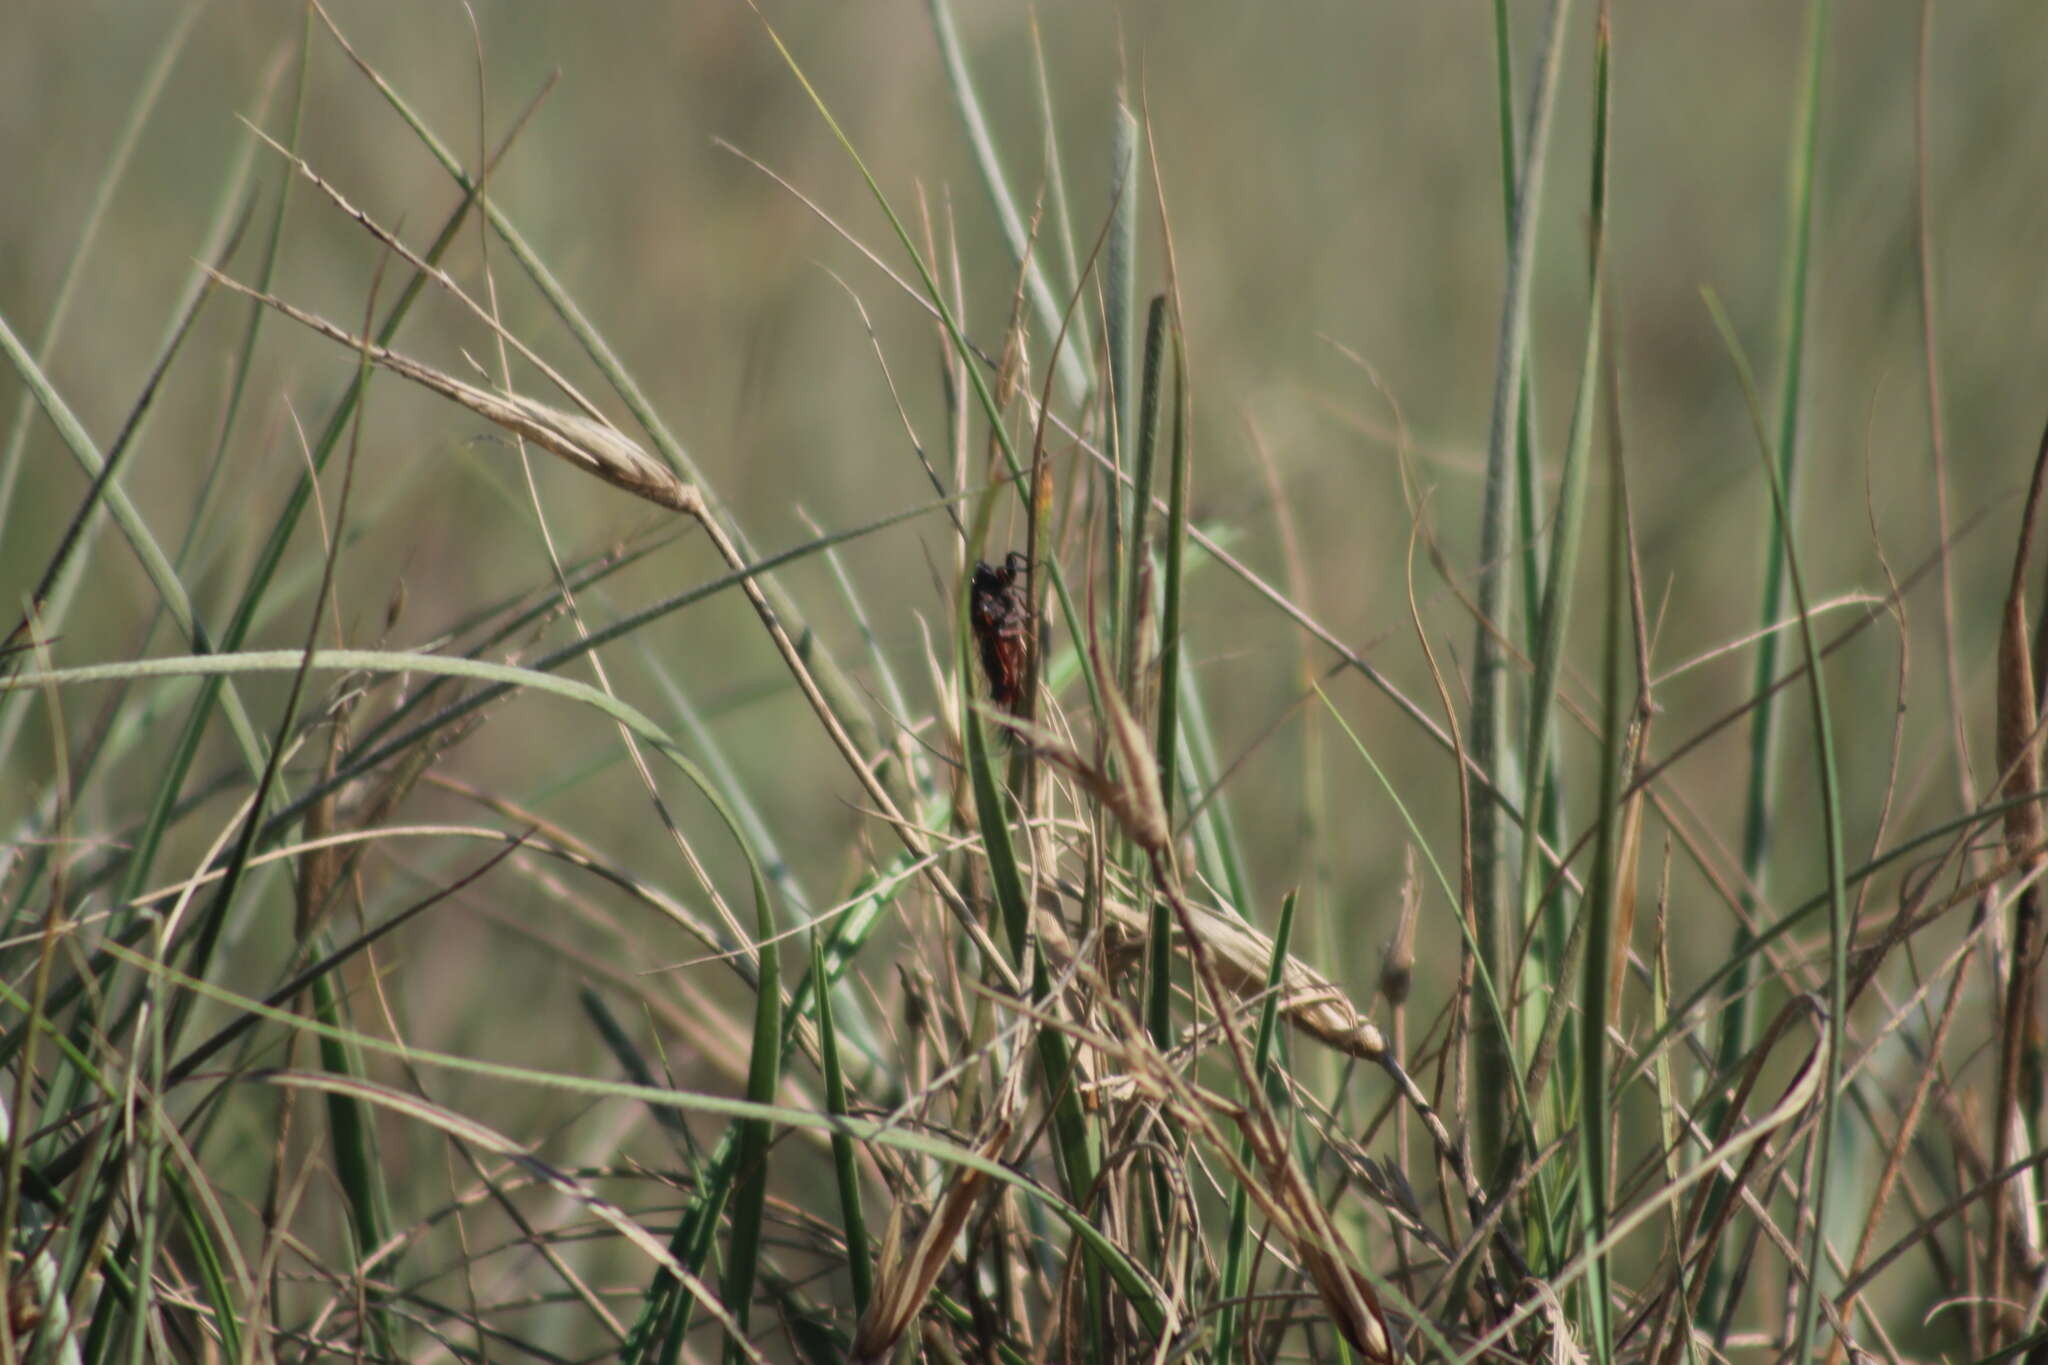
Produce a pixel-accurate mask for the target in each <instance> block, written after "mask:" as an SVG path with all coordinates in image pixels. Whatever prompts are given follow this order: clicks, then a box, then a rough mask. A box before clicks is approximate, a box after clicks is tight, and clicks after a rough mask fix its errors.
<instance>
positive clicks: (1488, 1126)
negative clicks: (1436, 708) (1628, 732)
mask: <svg viewBox="0 0 2048 1365" xmlns="http://www.w3.org/2000/svg"><path fill="white" fill-rule="evenodd" d="M1570 8H1571V5H1570V0H1552V4H1551V8H1550V19H1549V23H1548V25H1547V27H1546V33H1545V37H1544V42H1543V59H1542V63H1541V66H1540V68H1539V70H1538V73H1537V78H1536V84H1535V87H1534V89H1533V90H1532V91H1531V92H1530V97H1529V99H1530V112H1529V117H1528V120H1527V123H1526V127H1527V133H1526V137H1527V150H1526V151H1525V152H1524V153H1523V155H1522V156H1521V158H1520V162H1521V166H1522V174H1521V179H1520V183H1519V184H1518V185H1517V186H1516V192H1515V232H1514V243H1513V245H1512V246H1511V247H1510V249H1509V252H1508V271H1507V288H1506V298H1505V300H1504V301H1503V303H1502V306H1501V322H1500V334H1499V339H1498V343H1497V347H1496V360H1495V365H1494V388H1493V419H1492V428H1491V434H1490V435H1489V437H1488V439H1487V454H1486V485H1485V493H1484V506H1483V508H1482V510H1481V515H1480V523H1479V571H1478V575H1477V580H1478V586H1477V598H1478V612H1479V616H1480V618H1481V621H1480V624H1479V626H1478V627H1477V631H1476V640H1475V643H1474V646H1473V659H1472V722H1471V726H1470V733H1471V737H1472V738H1471V753H1472V757H1473V759H1474V760H1475V761H1476V762H1477V763H1478V764H1479V767H1480V768H1481V770H1483V771H1484V772H1485V773H1486V774H1487V775H1488V776H1489V777H1490V778H1492V779H1493V780H1494V781H1499V780H1501V777H1502V775H1503V774H1504V773H1505V772H1506V771H1507V767H1508V753H1507V746H1506V737H1507V729H1506V725H1507V718H1506V715H1505V706H1506V696H1507V673H1506V667H1505V663H1504V661H1503V659H1502V658H1501V652H1500V644H1499V642H1498V640H1497V639H1496V638H1495V636H1494V634H1493V632H1494V631H1495V630H1496V629H1498V630H1503V631H1504V630H1506V629H1507V628H1508V624H1509V614H1508V610H1507V608H1508V602H1509V598H1508V596H1507V594H1506V592H1505V591H1504V590H1503V589H1504V585H1505V581H1506V559H1507V557H1508V493H1509V489H1508V478H1509V471H1508V462H1509V457H1510V454H1511V447H1512V446H1513V444H1514V432H1515V426H1516V413H1517V411H1518V407H1519V403H1520V396H1521V392H1522V384H1523V370H1524V368H1525V362H1526V359H1527V355H1528V347H1529V299H1530V293H1531V286H1532V284H1533V283H1534V278H1535V260H1536V227H1537V221H1538V217H1539V210H1540V209H1541V207H1542V202H1543V185H1544V171H1545V168H1546V166H1547V163H1548V159H1547V156H1546V152H1547V147H1548V142H1549V136H1550V119H1551V111H1552V109H1553V108H1554V107H1555V105H1556V102H1557V86H1558V80H1559V75H1560V72H1561V71H1562V69H1563V65H1564V29H1565V22H1564V21H1565V17H1566V15H1567V13H1568V11H1569V10H1570ZM1501 815H1502V812H1501V810H1500V808H1499V804H1498V803H1497V802H1496V801H1495V800H1494V798H1493V797H1492V795H1491V794H1490V793H1486V792H1480V793H1479V794H1478V797H1477V799H1476V800H1474V801H1473V803H1472V882H1473V899H1474V910H1475V913H1476V915H1477V918H1478V923H1479V937H1480V954H1481V956H1482V957H1483V958H1484V959H1485V960H1486V962H1487V964H1488V968H1489V971H1490V972H1491V974H1492V976H1493V978H1494V980H1495V981H1496V982H1501V981H1505V980H1506V979H1507V978H1508V976H1509V975H1510V971H1511V967H1512V964H1513V961H1514V955H1515V953H1516V951H1517V948H1518V943H1517V940H1518V938H1519V934H1518V932H1517V926H1516V925H1515V924H1513V923H1512V922H1511V921H1510V917H1509V914H1508V906H1509V902H1507V900H1506V899H1505V897H1504V895H1503V887H1502V886H1501V875H1502V873H1503V871H1504V870H1505V869H1504V863H1505V856H1506V843H1507V839H1508V829H1507V825H1506V823H1505V822H1503V820H1502V819H1501ZM1531 833H1533V830H1532V831H1531ZM1503 1025H1504V1021H1502V1022H1501V1023H1496V1022H1494V1021H1491V1020H1489V1019H1488V1018H1487V1017H1486V1012H1485V1011H1480V1012H1479V1013H1478V1015H1477V1016H1476V1018H1475V1029H1474V1038H1473V1053H1474V1059H1475V1065H1474V1071H1475V1086H1476V1095H1477V1100H1478V1103H1477V1105H1476V1106H1475V1113H1474V1118H1475V1128H1476V1136H1477V1139H1478V1141H1477V1150H1476V1152H1475V1154H1474V1156H1475V1160H1476V1162H1477V1164H1478V1170H1479V1174H1480V1178H1481V1179H1482V1180H1491V1179H1492V1178H1494V1177H1495V1175H1497V1174H1498V1168H1499V1164H1500V1158H1501V1154H1502V1152H1503V1151H1504V1149H1505V1146H1506V1143H1507V1140H1508V1131H1509V1129H1510V1128H1511V1127H1512V1126H1513V1123H1514V1119H1513V1116H1512V1115H1511V1114H1510V1112H1509V1111H1508V1109H1507V1107H1506V1103H1507V1097H1508V1096H1509V1095H1510V1094H1511V1093H1513V1092H1512V1083H1511V1081H1510V1079H1509V1073H1510V1072H1512V1071H1515V1070H1517V1069H1518V1064H1517V1062H1516V1060H1515V1058H1514V1055H1513V1052H1512V1048H1513V1043H1512V1042H1511V1040H1510V1039H1509V1038H1508V1037H1507V1036H1506V1033H1505V1029H1504V1027H1503Z"/></svg>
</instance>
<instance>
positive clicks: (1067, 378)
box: [913, 0, 1095, 404]
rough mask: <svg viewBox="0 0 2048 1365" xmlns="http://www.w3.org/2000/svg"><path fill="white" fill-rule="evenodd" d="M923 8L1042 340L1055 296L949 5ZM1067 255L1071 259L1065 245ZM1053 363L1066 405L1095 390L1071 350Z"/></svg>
mask: <svg viewBox="0 0 2048 1365" xmlns="http://www.w3.org/2000/svg"><path fill="white" fill-rule="evenodd" d="M928 8H929V10H930V12H931V17H932V36H933V37H934V38H936V39H937V40H938V44H939V61H940V63H941V64H942V65H943V66H944V67H945V70H946V88H947V89H948V90H949V91H950V92H951V93H952V96H953V106H954V108H955V109H957V110H958V111H959V114H960V127H961V130H962V131H963V132H965V133H966V134H967V146H968V150H969V151H971V152H972V153H973V154H974V165H975V169H976V170H978V171H980V172H981V184H982V188H983V189H985V190H987V191H988V197H989V203H990V205H991V206H992V207H993V208H994V209H995V212H996V222H997V223H998V224H999V225H1000V226H1001V227H1002V230H1003V242H1004V244H1005V245H1007V246H1008V247H1009V248H1010V264H1011V265H1012V267H1013V268H1015V269H1018V270H1022V271H1024V272H1025V288H1026V292H1027V294H1028V295H1029V297H1030V299H1031V308H1032V311H1033V312H1034V313H1035V314H1036V315H1037V319H1038V326H1039V330H1040V331H1041V332H1042V333H1043V334H1044V335H1046V336H1052V335H1053V334H1054V333H1056V332H1058V331H1059V330H1060V315H1061V312H1062V311H1063V310H1062V309H1061V308H1060V303H1059V298H1058V296H1057V295H1055V294H1054V293H1053V290H1052V286H1051V285H1050V284H1049V283H1048V282H1047V281H1046V278H1045V270H1044V267H1043V266H1041V265H1040V264H1039V262H1038V260H1037V259H1036V256H1035V255H1034V253H1033V252H1032V250H1031V233H1030V230H1029V229H1028V228H1027V227H1026V226H1025V224H1024V215H1023V214H1021V213H1019V212H1018V211H1017V200H1016V197H1015V196H1014V195H1013V194H1011V192H1010V182H1009V178H1008V177H1007V176H1005V175H1004V174H1003V166H1002V159H1001V157H999V156H998V155H997V154H996V143H995V137H994V135H993V134H991V133H990V132H989V127H988V118H987V116H986V115H984V114H983V113H982V109H981V96H980V95H979V94H978V93H977V92H976V90H975V85H974V75H973V73H972V72H971V71H970V70H969V69H968V66H967V57H966V54H965V53H964V52H962V50H961V47H960V34H959V31H958V30H957V29H956V28H955V27H954V25H953V7H952V5H951V4H950V3H949V0H929V3H928ZM1068 251H1069V255H1071V254H1072V247H1071V246H1069V248H1068ZM913 254H915V253H913ZM1074 283H1075V284H1076V285H1077V286H1078V285H1079V283H1080V282H1079V281H1078V280H1076V281H1075V282H1074ZM935 297H936V296H935ZM1053 364H1054V366H1055V367H1056V368H1057V370H1058V373H1059V378H1060V388H1061V391H1062V393H1063V396H1064V397H1065V398H1066V400H1067V402H1068V403H1070V404H1077V403H1079V402H1081V401H1082V400H1083V399H1084V398H1086V397H1087V396H1088V394H1089V392H1090V391H1091V390H1092V389H1093V388H1094V387H1095V378H1094V375H1093V374H1092V373H1091V371H1090V366H1089V364H1088V359H1087V357H1086V356H1085V355H1083V354H1082V353H1081V352H1080V351H1079V350H1077V349H1075V348H1074V347H1071V346H1069V347H1064V348H1062V349H1061V350H1060V351H1059V353H1058V354H1057V355H1056V356H1055V357H1054V358H1053Z"/></svg>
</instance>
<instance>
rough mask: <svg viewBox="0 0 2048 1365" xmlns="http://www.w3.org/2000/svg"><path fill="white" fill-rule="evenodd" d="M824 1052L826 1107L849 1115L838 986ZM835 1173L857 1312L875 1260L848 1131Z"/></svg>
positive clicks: (836, 1143) (864, 1306)
mask: <svg viewBox="0 0 2048 1365" xmlns="http://www.w3.org/2000/svg"><path fill="white" fill-rule="evenodd" d="M811 979H812V980H813V981H819V982H823V981H828V980H830V979H831V978H830V977H829V976H828V975H827V973H826V970H825V945H824V941H823V939H822V938H821V937H820V936H819V935H817V934H815V933H813V934H812V935H811ZM817 1015H818V1052H819V1056H820V1058H821V1059H822V1061H823V1063H824V1072H825V1112H826V1113H828V1114H834V1115H838V1116H840V1117H844V1116H845V1115H847V1114H848V1113H850V1112H852V1111H851V1110H850V1109H849V1108H848V1107H847V1103H846V1075H845V1072H844V1071H843V1070H842V1069H841V1068H840V1065H839V1030H838V1029H836V1028H835V1027H833V1024H832V992H831V991H830V990H821V991H819V992H818V1003H817ZM832 1173H833V1176H834V1178H835V1179H836V1180H837V1182H838V1184H839V1213H840V1217H841V1219H842V1220H843V1222H844V1225H845V1229H846V1273H847V1276H848V1277H849V1278H850V1279H851V1280H852V1282H853V1316H854V1317H855V1319H858V1318H859V1317H860V1316H861V1315H862V1314H863V1313H865V1312H867V1311H868V1301H869V1300H871V1299H872V1298H874V1296H875V1279H874V1274H875V1272H874V1263H873V1261H871V1260H870V1259H869V1256H868V1224H867V1218H866V1216H865V1215H864V1214H863V1213H862V1212H861V1203H860V1170H859V1168H858V1167H857V1166H856V1165H855V1163H854V1153H853V1139H852V1138H850V1137H848V1136H847V1135H846V1134H845V1133H841V1132H834V1133H833V1134H832Z"/></svg>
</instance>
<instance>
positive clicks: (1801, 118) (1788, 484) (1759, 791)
mask: <svg viewBox="0 0 2048 1365" xmlns="http://www.w3.org/2000/svg"><path fill="white" fill-rule="evenodd" d="M1826 36H1827V0H1811V3H1810V4H1809V5H1808V6H1807V24H1806V69H1805V74H1804V77H1803V79H1802V81H1801V88H1800V94H1799V105H1798V110H1797V113H1796V114H1795V120H1796V121H1795V124H1794V129H1793V137H1792V149H1791V157H1792V160H1791V173H1792V185H1791V188H1792V193H1791V197H1790V208H1789V214H1788V218H1787V222H1786V243H1785V262H1786V269H1785V292H1784V296H1783V298H1782V300H1781V304H1780V313H1779V316H1780V328H1781V336H1782V344H1783V351H1782V363H1783V365H1784V373H1783V378H1782V380H1781V384H1780V389H1779V397H1778V425H1777V445H1776V448H1775V452H1774V453H1775V457H1776V462H1775V470H1774V472H1773V475H1772V478H1773V480H1774V484H1782V485H1783V490H1784V495H1785V496H1784V510H1783V511H1782V512H1780V511H1778V510H1773V511H1772V512H1771V513H1770V514H1769V517H1768V519H1767V520H1766V522H1765V525H1766V527H1767V528H1768V534H1767V535H1766V536H1765V540H1764V546H1763V555H1764V564H1763V597H1762V601H1761V602H1760V603H1759V606H1758V620H1759V623H1760V625H1762V626H1764V627H1768V626H1769V625H1771V624H1772V623H1773V622H1775V621H1778V620H1780V619H1782V618H1783V616H1784V613H1785V581H1784V580H1785V554H1786V548H1785V547H1786V540H1785V537H1784V534H1783V533H1782V532H1781V530H1780V528H1779V518H1780V517H1781V516H1789V515H1790V513H1791V508H1792V505H1793V504H1792V498H1793V497H1794V495H1795V494H1796V492H1797V489H1798V478H1797V475H1798V468H1799V458H1798V457H1799V444H1798V438H1799V413H1800V402H1801V398H1802V380H1803V377H1804V373H1805V342H1806V310H1807V292H1808V291H1807V269H1808V262H1809V259H1810V255H1811V242H1812V234H1813V200H1814V185H1815V167H1816V164H1817V162H1818V160H1819V128H1820V82H1821V59H1822V55H1823V51H1824V48H1825V39H1826ZM1776 505H1777V504H1776V502H1775V500H1774V502H1773V508H1774V509H1775V508H1776ZM1777 671H1778V636H1777V634H1776V632H1767V633H1766V634H1764V635H1763V637H1762V638H1761V639H1759V640H1758V641H1757V647H1756V666H1755V668H1754V669H1753V670H1752V673H1751V683H1750V690H1751V692H1752V693H1753V694H1756V695H1764V694H1765V692H1766V689H1768V688H1769V687H1770V686H1771V684H1772V683H1773V682H1775V681H1776V675H1777ZM1777 710H1778V708H1777V701H1776V697H1775V694H1771V695H1768V696H1764V700H1762V701H1761V702H1760V703H1758V705H1757V707H1756V709H1755V710H1754V711H1753V712H1751V714H1750V729H1749V775H1748V783H1747V792H1746V795H1745V798H1744V803H1743V832H1742V873H1743V893H1742V908H1743V911H1744V913H1745V916H1747V917H1748V918H1747V919H1745V920H1744V921H1741V922H1738V923H1737V925H1736V927H1735V933H1734V936H1733V939H1732V942H1731V948H1730V956H1731V958H1733V959H1734V960H1735V961H1736V962H1737V963H1738V964H1739V965H1738V967H1737V970H1736V972H1735V973H1734V975H1733V976H1731V977H1730V978H1729V981H1728V992H1727V995H1726V996H1725V997H1724V1000H1725V1004H1724V1006H1723V1011H1722V1015H1721V1018H1722V1029H1721V1039H1720V1047H1719V1049H1718V1052H1717V1058H1718V1065H1719V1068H1720V1070H1722V1071H1723V1072H1728V1071H1732V1070H1733V1069H1734V1068H1735V1066H1736V1065H1737V1064H1738V1063H1739V1062H1740V1060H1741V1058H1742V1057H1743V1055H1744V1054H1745V1053H1747V1052H1748V1051H1749V1048H1750V1047H1751V1045H1752V1043H1753V1041H1754V1035H1755V1030H1756V1002H1755V999H1754V992H1753V990H1752V985H1753V982H1754V975H1753V969H1752V965H1751V964H1752V958H1751V952H1752V950H1753V948H1754V946H1755V938H1754V935H1753V934H1752V932H1751V931H1750V929H1749V927H1748V924H1749V923H1750V922H1752V921H1753V919H1754V917H1755V916H1757V915H1759V914H1761V913H1762V911H1763V906H1762V904H1761V902H1760V901H1759V900H1758V899H1757V893H1759V892H1761V891H1762V890H1763V889H1764V888H1765V887H1767V886H1768V879H1769V873H1770V867H1769V860H1770V845H1771V840H1770V831H1771V823H1772V816H1773V812H1774V809H1775V805H1776V791H1777V766H1778V765H1777V737H1778V727H1777ZM1725 1110H1726V1105H1725V1103H1724V1102H1722V1101H1720V1100H1713V1101H1711V1102H1710V1104H1709V1106H1708V1113H1707V1116H1706V1128H1707V1131H1709V1132H1717V1131H1720V1130H1721V1128H1722V1127H1723V1126H1724V1125H1725V1120H1726V1113H1725ZM1717 1189H1718V1190H1719V1191H1720V1194H1719V1195H1718V1197H1719V1198H1725V1197H1727V1194H1728V1193H1729V1192H1728V1191H1727V1190H1726V1187H1725V1186H1719V1187H1717ZM1731 1270H1732V1266H1731V1265H1730V1264H1729V1262H1728V1260H1727V1258H1726V1256H1725V1255H1724V1256H1722V1257H1720V1258H1717V1259H1716V1262H1715V1265H1714V1273H1713V1274H1712V1275H1710V1277H1709V1279H1708V1282H1707V1286H1706V1291H1705V1294H1704V1295H1703V1297H1702V1298H1701V1301H1700V1318H1701V1320H1702V1321H1704V1322H1707V1323H1714V1324H1719V1323H1722V1322H1723V1321H1724V1319H1725V1318H1726V1316H1727V1313H1728V1311H1729V1310H1730V1309H1732V1307H1733V1305H1732V1304H1730V1303H1728V1302H1726V1301H1725V1290H1726V1287H1727V1279H1726V1277H1727V1275H1728V1273H1729V1272H1730V1271H1731Z"/></svg>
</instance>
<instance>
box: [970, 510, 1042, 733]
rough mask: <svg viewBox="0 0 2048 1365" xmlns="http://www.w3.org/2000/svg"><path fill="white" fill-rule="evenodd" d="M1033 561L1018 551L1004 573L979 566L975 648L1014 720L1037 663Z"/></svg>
mask: <svg viewBox="0 0 2048 1365" xmlns="http://www.w3.org/2000/svg"><path fill="white" fill-rule="evenodd" d="M1030 572H1031V561H1030V559H1028V558H1027V557H1025V556H1024V555H1021V554H1019V553H1018V552H1017V551H1015V550H1012V551H1010V553H1009V554H1007V555H1005V556H1004V557H1003V562H1002V565H1001V566H1000V567H998V566H995V565H991V564H988V563H980V564H976V565H975V566H974V582H973V585H972V593H973V600H972V601H971V602H970V603H969V604H968V616H969V618H970V620H971V622H972V624H973V626H974V642H975V644H976V645H978V646H980V649H981V668H982V671H983V672H984V673H986V674H988V694H989V697H990V698H991V699H992V700H993V701H994V702H995V704H996V705H998V706H1000V707H1002V708H1003V709H1004V710H1005V711H1008V712H1010V713H1011V714H1012V715H1015V714H1017V713H1018V712H1019V711H1021V710H1022V708H1023V705H1024V688H1025V685H1026V682H1025V680H1026V675H1027V674H1028V673H1029V671H1030V669H1029V665H1030V661H1031V598H1030V594H1029V585H1030Z"/></svg>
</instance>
